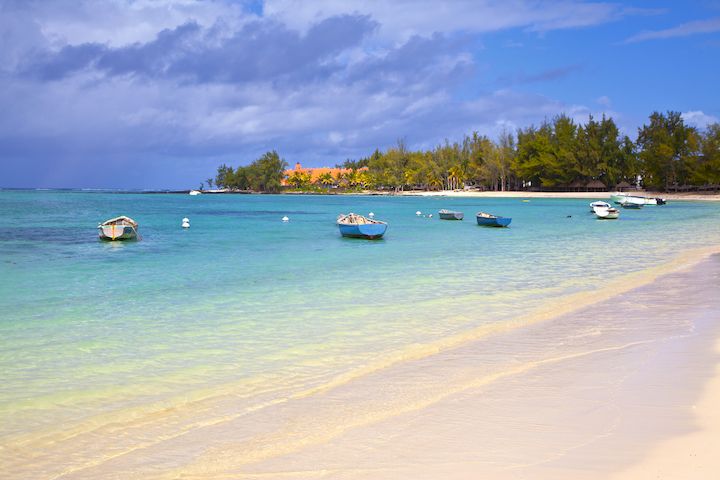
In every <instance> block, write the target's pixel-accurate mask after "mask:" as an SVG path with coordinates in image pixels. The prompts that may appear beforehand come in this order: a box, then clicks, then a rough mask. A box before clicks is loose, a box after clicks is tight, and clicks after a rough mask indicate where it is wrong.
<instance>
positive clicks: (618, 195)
mask: <svg viewBox="0 0 720 480" xmlns="http://www.w3.org/2000/svg"><path fill="white" fill-rule="evenodd" d="M627 196H628V195H627V193H622V192H615V193H613V194H611V195H610V201H611V202H613V203H620V202H622V201H623V200H625V197H627Z"/></svg>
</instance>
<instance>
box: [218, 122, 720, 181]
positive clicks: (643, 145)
mask: <svg viewBox="0 0 720 480" xmlns="http://www.w3.org/2000/svg"><path fill="white" fill-rule="evenodd" d="M337 167H342V168H344V169H346V171H345V172H343V173H340V172H338V174H336V175H335V176H333V175H332V174H330V173H325V174H323V175H320V176H319V177H318V178H317V179H315V181H314V182H313V181H312V177H311V175H310V174H309V173H308V172H292V173H291V174H290V175H289V177H288V178H286V179H285V178H284V171H285V169H286V168H287V163H286V162H285V161H284V160H282V159H280V157H279V156H278V154H277V152H275V151H272V152H268V153H266V154H265V155H263V156H262V157H261V158H260V159H258V160H256V161H254V162H253V163H251V164H250V165H248V166H245V167H238V168H237V169H235V170H233V168H232V167H228V166H226V165H221V166H220V167H219V168H218V172H217V176H216V177H215V179H214V183H215V184H216V185H217V186H218V187H220V188H231V189H241V190H254V191H279V190H280V188H281V183H282V180H283V179H285V181H286V183H287V185H288V187H287V188H292V189H298V190H323V189H329V188H336V187H340V188H344V189H348V190H352V189H358V190H359V189H379V190H396V191H399V190H404V189H423V190H453V189H460V188H464V187H476V188H480V189H484V190H527V189H556V190H564V189H572V188H582V187H584V186H586V185H588V184H591V182H594V184H595V185H597V184H598V182H600V183H602V185H604V186H606V187H607V188H614V187H615V186H617V185H619V184H621V183H622V182H627V183H628V184H633V185H634V184H641V186H644V187H646V188H651V189H657V190H666V191H667V190H673V189H679V188H686V187H687V186H708V185H710V186H714V187H715V188H720V124H717V123H715V124H712V125H709V126H708V127H707V128H706V129H705V130H702V131H701V130H699V129H697V128H695V127H693V126H690V125H688V124H686V123H685V121H684V120H683V118H682V116H681V114H680V113H679V112H673V111H669V112H667V113H659V112H654V113H653V114H652V115H650V117H649V121H648V123H646V124H645V125H643V126H642V127H641V128H639V129H638V137H637V140H636V141H635V142H633V141H632V140H631V139H630V138H629V137H628V136H627V135H621V133H620V131H619V129H618V127H617V125H616V123H615V121H614V120H613V119H612V118H610V117H605V116H603V117H602V118H601V119H600V120H596V119H595V118H593V117H592V116H590V117H589V119H588V121H587V122H586V123H584V124H578V123H576V122H575V121H574V120H573V119H572V118H570V117H569V116H567V115H564V114H562V115H558V116H556V117H554V118H553V119H552V120H546V121H544V122H543V123H542V124H540V125H539V126H534V125H533V126H529V127H526V128H520V129H518V130H517V131H516V132H509V131H504V132H502V133H501V134H500V135H499V137H498V138H497V140H492V139H490V138H488V137H487V136H485V135H480V134H478V133H477V132H474V133H472V134H471V135H465V136H463V138H462V140H461V141H459V142H453V143H450V142H449V141H447V140H446V141H445V142H444V143H443V144H441V145H438V146H436V147H435V148H433V149H431V150H416V151H413V150H409V149H408V148H407V147H406V145H405V142H404V141H403V140H399V141H398V142H397V144H396V145H395V146H393V147H391V148H388V149H387V150H386V151H384V152H381V151H380V150H377V149H376V150H375V151H374V152H373V153H372V154H371V155H369V156H368V157H365V158H361V159H358V160H346V161H345V162H344V163H342V164H341V165H337ZM212 181H213V180H211V179H209V183H208V185H209V186H211V182H212Z"/></svg>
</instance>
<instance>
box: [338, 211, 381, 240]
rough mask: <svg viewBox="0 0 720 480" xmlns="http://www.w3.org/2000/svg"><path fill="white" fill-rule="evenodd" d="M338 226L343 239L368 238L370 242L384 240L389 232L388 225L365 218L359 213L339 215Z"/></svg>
mask: <svg viewBox="0 0 720 480" xmlns="http://www.w3.org/2000/svg"><path fill="white" fill-rule="evenodd" d="M337 225H338V228H339V229H340V234H341V235H342V236H343V237H351V238H366V239H369V240H374V239H378V238H382V236H383V235H385V231H386V230H387V223H385V222H381V221H379V220H374V219H372V218H367V217H363V216H362V215H358V214H357V213H348V214H347V215H339V216H338V219H337Z"/></svg>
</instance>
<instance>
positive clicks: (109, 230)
mask: <svg viewBox="0 0 720 480" xmlns="http://www.w3.org/2000/svg"><path fill="white" fill-rule="evenodd" d="M137 229H138V224H137V222H136V221H135V220H133V219H132V218H130V217H125V216H120V217H115V218H111V219H110V220H107V221H105V222H103V223H101V224H100V225H98V232H99V235H100V240H110V241H112V240H135V239H137V237H138V233H137Z"/></svg>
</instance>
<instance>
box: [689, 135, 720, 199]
mask: <svg viewBox="0 0 720 480" xmlns="http://www.w3.org/2000/svg"><path fill="white" fill-rule="evenodd" d="M691 169H692V174H691V177H690V178H691V181H692V183H693V184H695V185H715V186H717V185H720V123H714V124H712V125H708V127H707V130H706V131H705V132H704V133H703V134H701V136H700V155H698V156H697V157H696V161H695V162H694V164H693V165H692V168H691Z"/></svg>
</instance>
